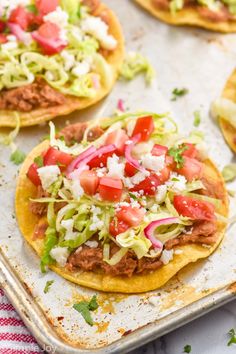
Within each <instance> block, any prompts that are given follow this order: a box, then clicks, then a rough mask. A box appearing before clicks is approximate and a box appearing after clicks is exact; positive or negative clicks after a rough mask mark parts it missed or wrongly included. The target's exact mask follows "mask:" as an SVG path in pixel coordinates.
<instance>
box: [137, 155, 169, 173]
mask: <svg viewBox="0 0 236 354" xmlns="http://www.w3.org/2000/svg"><path fill="white" fill-rule="evenodd" d="M141 161H142V165H143V166H144V167H145V168H147V169H149V170H153V171H156V172H159V171H161V170H162V169H163V168H164V167H165V156H164V155H161V156H153V155H152V154H150V153H148V154H145V155H143V156H142V158H141Z"/></svg>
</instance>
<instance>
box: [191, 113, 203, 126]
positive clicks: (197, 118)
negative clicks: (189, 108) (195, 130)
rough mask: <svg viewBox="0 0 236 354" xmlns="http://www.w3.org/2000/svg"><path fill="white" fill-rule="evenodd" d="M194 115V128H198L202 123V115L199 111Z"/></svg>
mask: <svg viewBox="0 0 236 354" xmlns="http://www.w3.org/2000/svg"><path fill="white" fill-rule="evenodd" d="M193 115H194V121H193V125H194V127H198V126H199V125H200V123H201V115H200V112H199V111H195V112H194V113H193Z"/></svg>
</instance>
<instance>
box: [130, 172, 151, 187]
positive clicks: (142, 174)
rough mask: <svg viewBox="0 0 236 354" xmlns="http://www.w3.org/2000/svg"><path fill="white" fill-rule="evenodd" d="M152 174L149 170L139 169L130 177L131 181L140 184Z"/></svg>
mask: <svg viewBox="0 0 236 354" xmlns="http://www.w3.org/2000/svg"><path fill="white" fill-rule="evenodd" d="M148 176H150V172H149V171H138V172H137V173H136V174H135V175H134V176H133V177H131V178H130V180H131V183H133V184H139V183H140V182H142V181H144V180H145V178H146V177H148Z"/></svg>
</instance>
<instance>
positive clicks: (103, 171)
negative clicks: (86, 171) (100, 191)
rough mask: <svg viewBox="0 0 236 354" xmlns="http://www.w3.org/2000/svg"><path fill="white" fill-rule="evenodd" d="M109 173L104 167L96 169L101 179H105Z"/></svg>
mask: <svg viewBox="0 0 236 354" xmlns="http://www.w3.org/2000/svg"><path fill="white" fill-rule="evenodd" d="M106 172H107V169H106V167H102V168H97V169H96V174H97V176H98V177H99V178H100V177H103V176H104V175H105V174H106Z"/></svg>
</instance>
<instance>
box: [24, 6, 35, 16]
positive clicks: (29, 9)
mask: <svg viewBox="0 0 236 354" xmlns="http://www.w3.org/2000/svg"><path fill="white" fill-rule="evenodd" d="M26 8H27V10H28V11H29V12H31V13H32V14H35V15H37V14H38V9H37V7H36V6H35V5H34V4H30V5H27V6H26Z"/></svg>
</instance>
